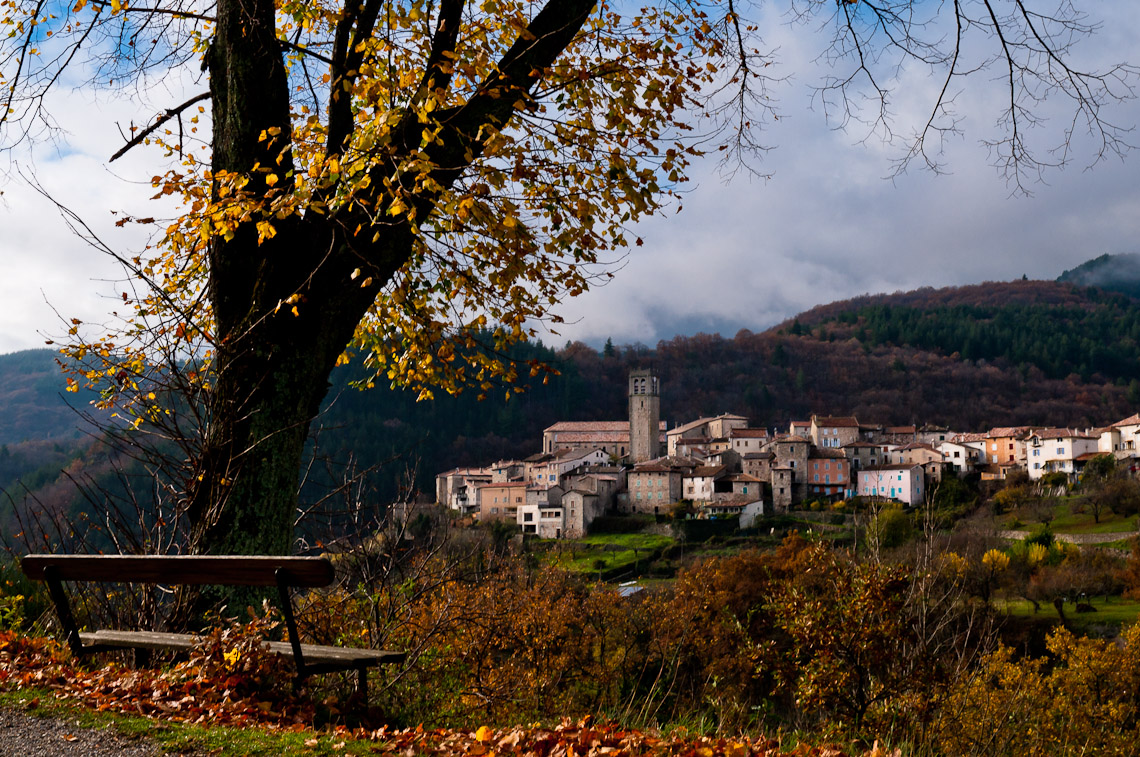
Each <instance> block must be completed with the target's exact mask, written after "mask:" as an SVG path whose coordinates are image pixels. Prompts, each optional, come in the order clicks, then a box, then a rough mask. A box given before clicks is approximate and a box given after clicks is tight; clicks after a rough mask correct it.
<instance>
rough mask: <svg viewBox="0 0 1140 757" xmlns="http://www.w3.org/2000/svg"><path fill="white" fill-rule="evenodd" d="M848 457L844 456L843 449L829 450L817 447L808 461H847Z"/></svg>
mask: <svg viewBox="0 0 1140 757" xmlns="http://www.w3.org/2000/svg"><path fill="white" fill-rule="evenodd" d="M846 459H847V455H845V454H843V450H841V449H829V448H827V447H816V448H815V451H813V452H812V453H811V454H810V455H808V460H846Z"/></svg>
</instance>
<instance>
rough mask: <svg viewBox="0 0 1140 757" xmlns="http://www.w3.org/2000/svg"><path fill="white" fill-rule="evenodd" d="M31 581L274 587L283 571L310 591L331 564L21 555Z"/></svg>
mask: <svg viewBox="0 0 1140 757" xmlns="http://www.w3.org/2000/svg"><path fill="white" fill-rule="evenodd" d="M21 567H22V568H23V571H24V573H25V574H26V575H27V576H28V578H31V579H33V580H37V581H43V580H45V579H46V575H45V573H44V570H45V569H46V568H48V567H51V568H54V569H55V571H56V574H57V575H58V577H59V579H60V580H62V581H106V582H121V583H151V584H170V585H175V584H217V585H222V586H274V585H276V583H277V575H276V574H277V570H278V569H284V571H285V572H286V574H287V583H288V584H289V585H290V586H298V587H302V588H315V587H320V586H328V585H329V584H330V583H332V581H333V578H334V572H333V567H332V564H331V563H329V561H328V560H326V559H325V558H323V557H277V556H269V557H260V556H253V557H251V556H245V555H27V556H25V557H24V559H23V560H22V561H21Z"/></svg>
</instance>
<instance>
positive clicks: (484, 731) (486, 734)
mask: <svg viewBox="0 0 1140 757" xmlns="http://www.w3.org/2000/svg"><path fill="white" fill-rule="evenodd" d="M491 737H492V734H491V729H490V728H488V727H487V726H485V725H481V726H479V730H477V731H475V740H476V741H481V742H483V743H486V742H488V741H490V740H491Z"/></svg>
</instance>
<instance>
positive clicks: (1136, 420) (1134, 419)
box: [1110, 413, 1140, 428]
mask: <svg viewBox="0 0 1140 757" xmlns="http://www.w3.org/2000/svg"><path fill="white" fill-rule="evenodd" d="M1138 425H1140V413H1136V414H1135V415H1130V416H1128V417H1127V418H1125V419H1124V420H1122V421H1117V422H1116V423H1114V424H1112V426H1110V428H1117V427H1118V426H1138Z"/></svg>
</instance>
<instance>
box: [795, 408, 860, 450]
mask: <svg viewBox="0 0 1140 757" xmlns="http://www.w3.org/2000/svg"><path fill="white" fill-rule="evenodd" d="M808 435H809V437H810V438H811V442H812V444H814V445H815V446H817V447H821V448H824V449H829V448H830V449H839V448H840V447H842V446H843V445H845V444H851V443H853V442H857V441H859V438H860V437H859V421H858V420H857V419H856V418H855V417H854V416H832V415H813V416H812V417H811V425H810V427H809V432H808Z"/></svg>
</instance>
